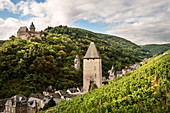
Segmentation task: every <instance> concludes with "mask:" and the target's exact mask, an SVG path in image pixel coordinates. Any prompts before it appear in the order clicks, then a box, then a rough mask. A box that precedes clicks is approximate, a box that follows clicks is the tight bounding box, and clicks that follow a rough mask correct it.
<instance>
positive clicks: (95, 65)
mask: <svg viewBox="0 0 170 113" xmlns="http://www.w3.org/2000/svg"><path fill="white" fill-rule="evenodd" d="M90 80H91V81H94V83H95V84H96V85H97V87H98V88H99V87H101V86H102V61H101V59H83V91H84V92H88V91H89V86H90Z"/></svg>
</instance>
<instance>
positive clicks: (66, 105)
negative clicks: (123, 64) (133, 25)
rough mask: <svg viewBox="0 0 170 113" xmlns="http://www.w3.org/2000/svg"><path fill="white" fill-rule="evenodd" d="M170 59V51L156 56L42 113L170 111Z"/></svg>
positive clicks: (166, 112)
mask: <svg viewBox="0 0 170 113" xmlns="http://www.w3.org/2000/svg"><path fill="white" fill-rule="evenodd" d="M169 62H170V54H166V55H163V54H161V55H159V56H156V57H153V58H151V59H150V60H149V61H148V62H147V63H145V64H144V65H143V66H141V67H140V68H138V69H137V70H136V71H135V72H133V73H129V74H127V75H126V76H123V77H122V78H121V79H120V78H116V79H115V80H114V81H113V82H110V83H109V85H105V86H103V87H101V88H98V89H94V90H92V91H90V92H88V93H86V94H83V95H80V96H77V97H74V98H72V99H71V100H69V101H62V102H61V103H60V104H59V105H57V106H55V107H52V108H49V109H48V110H46V111H42V112H41V113H68V112H70V113H131V112H133V113H148V112H151V113H152V112H156V113H157V112H158V113H160V112H161V113H163V112H164V113H168V111H169V109H168V108H169V107H170V104H169V102H170V99H169V98H170V87H169V86H170V79H169V78H170V75H169ZM165 86H166V87H165ZM167 94H168V99H167V97H166V95H167ZM166 102H167V103H166Z"/></svg>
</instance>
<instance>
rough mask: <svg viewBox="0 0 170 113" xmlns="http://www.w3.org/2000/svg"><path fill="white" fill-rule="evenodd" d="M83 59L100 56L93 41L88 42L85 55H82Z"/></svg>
mask: <svg viewBox="0 0 170 113" xmlns="http://www.w3.org/2000/svg"><path fill="white" fill-rule="evenodd" d="M83 58H84V59H88V58H101V57H100V56H99V53H98V51H97V48H96V45H95V44H94V42H91V43H90V46H89V48H88V50H87V52H86V55H85V56H84V57H83Z"/></svg>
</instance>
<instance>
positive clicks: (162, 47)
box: [141, 44, 170, 55]
mask: <svg viewBox="0 0 170 113" xmlns="http://www.w3.org/2000/svg"><path fill="white" fill-rule="evenodd" d="M141 47H143V48H144V49H147V50H149V51H151V52H152V53H153V54H156V55H159V54H162V53H164V52H165V51H167V50H169V49H170V44H147V45H142V46H141Z"/></svg>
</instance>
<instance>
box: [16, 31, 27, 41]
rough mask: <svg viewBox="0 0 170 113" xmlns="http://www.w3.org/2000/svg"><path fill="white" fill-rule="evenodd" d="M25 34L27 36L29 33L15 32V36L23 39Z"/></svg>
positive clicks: (25, 37)
mask: <svg viewBox="0 0 170 113" xmlns="http://www.w3.org/2000/svg"><path fill="white" fill-rule="evenodd" d="M27 36H29V34H28V33H27V32H18V33H17V37H20V38H23V39H27Z"/></svg>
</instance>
